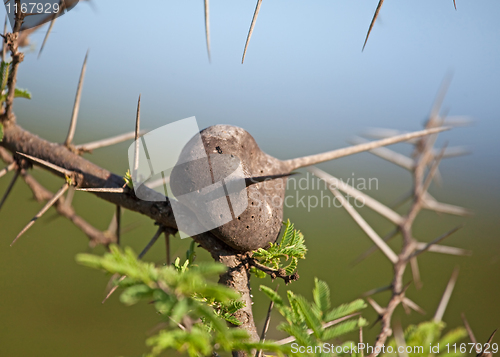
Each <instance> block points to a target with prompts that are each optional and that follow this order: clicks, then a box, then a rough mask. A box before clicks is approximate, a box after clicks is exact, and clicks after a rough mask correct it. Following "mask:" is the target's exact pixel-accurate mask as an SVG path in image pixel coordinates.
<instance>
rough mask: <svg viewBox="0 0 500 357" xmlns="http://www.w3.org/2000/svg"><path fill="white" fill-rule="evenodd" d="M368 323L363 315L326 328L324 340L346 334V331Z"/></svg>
mask: <svg viewBox="0 0 500 357" xmlns="http://www.w3.org/2000/svg"><path fill="white" fill-rule="evenodd" d="M366 324H367V322H366V320H365V319H364V318H362V317H360V318H359V319H356V320H349V321H344V322H341V323H339V324H337V325H335V326H332V327H329V328H327V329H326V330H324V332H323V336H322V337H323V340H324V341H328V340H331V339H334V338H336V337H339V336H342V335H345V334H346V333H349V332H352V331H355V330H358V329H359V328H360V327H361V326H366Z"/></svg>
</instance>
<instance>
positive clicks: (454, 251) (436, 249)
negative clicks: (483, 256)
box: [417, 242, 472, 256]
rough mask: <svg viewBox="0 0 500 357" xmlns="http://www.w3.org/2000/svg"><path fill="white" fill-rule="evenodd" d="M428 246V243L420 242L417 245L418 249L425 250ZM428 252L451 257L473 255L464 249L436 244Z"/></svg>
mask: <svg viewBox="0 0 500 357" xmlns="http://www.w3.org/2000/svg"><path fill="white" fill-rule="evenodd" d="M426 246H427V244H426V243H422V242H419V243H417V249H423V248H425V247H426ZM427 251H429V252H433V253H442V254H450V255H457V256H470V255H472V251H470V250H466V249H462V248H456V247H449V246H447V245H439V244H434V245H431V246H430V247H429V248H428V249H427Z"/></svg>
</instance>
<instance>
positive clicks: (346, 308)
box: [324, 299, 366, 322]
mask: <svg viewBox="0 0 500 357" xmlns="http://www.w3.org/2000/svg"><path fill="white" fill-rule="evenodd" d="M364 308H366V303H365V302H364V301H363V300H361V299H357V300H354V301H353V302H351V303H349V304H342V305H340V306H339V307H336V308H334V309H332V310H331V311H330V312H328V313H327V314H326V315H325V317H324V321H325V322H330V321H333V320H336V319H339V318H341V317H344V316H347V315H350V314H353V313H355V312H358V311H360V310H362V309H364Z"/></svg>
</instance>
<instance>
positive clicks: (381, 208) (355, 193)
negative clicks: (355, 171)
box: [309, 167, 403, 225]
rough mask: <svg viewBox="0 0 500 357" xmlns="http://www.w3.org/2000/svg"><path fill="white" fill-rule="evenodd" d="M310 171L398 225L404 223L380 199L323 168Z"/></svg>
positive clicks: (401, 218) (314, 168)
mask: <svg viewBox="0 0 500 357" xmlns="http://www.w3.org/2000/svg"><path fill="white" fill-rule="evenodd" d="M309 171H310V172H311V173H313V174H314V175H315V176H317V177H319V178H320V179H322V180H323V181H325V182H326V183H328V184H329V185H330V186H335V188H337V189H338V190H340V191H342V192H345V193H346V194H348V195H350V196H352V197H353V198H354V199H356V200H357V201H359V202H361V203H363V204H364V205H366V206H368V207H370V208H371V209H372V210H374V211H375V212H377V213H379V214H380V215H382V216H384V217H385V218H387V219H388V220H389V221H391V222H393V223H394V224H396V225H400V224H402V223H403V217H401V216H400V215H399V214H398V213H396V212H394V211H393V210H391V209H390V208H389V207H387V206H385V205H383V204H382V203H380V202H379V201H377V200H375V199H373V198H372V197H370V196H368V195H367V194H365V193H363V192H361V191H359V190H357V189H355V188H354V187H352V186H350V185H348V184H347V183H345V182H343V181H342V180H339V179H338V178H336V177H334V176H332V175H330V174H327V173H326V172H324V171H323V170H320V169H318V168H316V167H310V168H309Z"/></svg>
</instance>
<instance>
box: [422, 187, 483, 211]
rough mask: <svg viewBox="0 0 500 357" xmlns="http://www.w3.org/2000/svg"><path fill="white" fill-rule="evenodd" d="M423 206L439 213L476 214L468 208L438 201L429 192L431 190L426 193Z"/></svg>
mask: <svg viewBox="0 0 500 357" xmlns="http://www.w3.org/2000/svg"><path fill="white" fill-rule="evenodd" d="M423 208H425V209H428V210H432V211H435V212H439V213H447V214H453V215H457V216H472V215H473V214H474V213H473V212H472V211H470V210H468V209H466V208H463V207H459V206H454V205H450V204H447V203H441V202H438V201H436V199H435V198H434V197H432V196H431V195H430V194H429V192H425V193H424V204H423Z"/></svg>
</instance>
